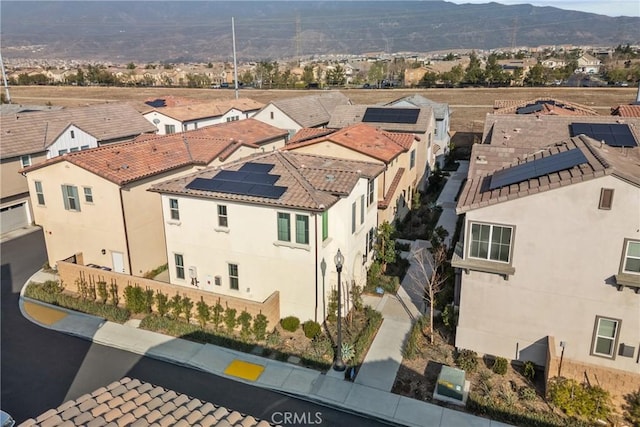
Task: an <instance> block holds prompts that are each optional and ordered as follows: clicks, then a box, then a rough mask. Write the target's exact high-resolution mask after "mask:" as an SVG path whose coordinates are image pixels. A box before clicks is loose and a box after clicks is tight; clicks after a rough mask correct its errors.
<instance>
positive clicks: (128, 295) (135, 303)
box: [124, 285, 146, 313]
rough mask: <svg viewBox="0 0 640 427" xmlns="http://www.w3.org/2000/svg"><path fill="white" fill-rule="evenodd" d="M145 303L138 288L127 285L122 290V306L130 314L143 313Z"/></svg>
mask: <svg viewBox="0 0 640 427" xmlns="http://www.w3.org/2000/svg"><path fill="white" fill-rule="evenodd" d="M145 302H146V301H145V295H144V292H143V291H142V289H141V288H140V286H137V285H136V286H131V285H128V286H127V287H126V288H124V304H125V307H127V309H128V310H130V311H131V312H132V313H143V312H145V311H146V310H145V309H146V304H145Z"/></svg>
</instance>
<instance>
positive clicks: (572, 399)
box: [548, 378, 611, 421]
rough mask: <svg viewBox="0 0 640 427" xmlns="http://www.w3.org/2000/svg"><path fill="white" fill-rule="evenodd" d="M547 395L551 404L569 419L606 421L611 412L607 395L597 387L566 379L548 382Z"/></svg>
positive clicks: (609, 399) (554, 379) (555, 379)
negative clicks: (579, 418)
mask: <svg viewBox="0 0 640 427" xmlns="http://www.w3.org/2000/svg"><path fill="white" fill-rule="evenodd" d="M548 394H549V399H550V401H551V403H553V404H554V405H555V406H556V407H558V408H559V409H561V410H562V411H563V412H564V413H566V414H567V415H569V416H570V417H581V418H585V419H587V420H589V421H595V420H596V419H606V417H607V415H609V413H610V412H611V398H610V397H609V393H608V392H607V391H606V390H604V389H602V388H601V387H598V386H587V385H583V384H580V383H578V382H577V381H575V380H572V379H567V378H553V379H551V380H550V381H549V386H548Z"/></svg>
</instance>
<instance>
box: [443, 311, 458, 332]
mask: <svg viewBox="0 0 640 427" xmlns="http://www.w3.org/2000/svg"><path fill="white" fill-rule="evenodd" d="M440 316H441V317H442V323H443V324H444V326H445V327H446V328H447V329H448V330H449V331H452V332H453V331H455V330H456V326H457V325H458V311H457V310H456V309H455V307H454V306H453V305H450V304H447V305H446V306H445V307H444V310H443V311H442V314H441V315H440Z"/></svg>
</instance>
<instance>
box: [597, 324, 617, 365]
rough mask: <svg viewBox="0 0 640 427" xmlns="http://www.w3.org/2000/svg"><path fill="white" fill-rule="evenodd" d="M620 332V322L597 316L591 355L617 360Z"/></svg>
mask: <svg viewBox="0 0 640 427" xmlns="http://www.w3.org/2000/svg"><path fill="white" fill-rule="evenodd" d="M619 330H620V321H619V320H616V319H608V318H606V317H600V316H597V317H596V325H595V328H594V331H593V344H592V347H591V354H593V355H596V356H604V357H610V358H612V359H613V358H615V352H616V345H617V341H618V331H619Z"/></svg>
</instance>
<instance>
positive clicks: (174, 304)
mask: <svg viewBox="0 0 640 427" xmlns="http://www.w3.org/2000/svg"><path fill="white" fill-rule="evenodd" d="M169 308H171V312H172V313H173V318H174V319H176V320H180V315H181V314H182V297H181V296H180V294H179V293H178V292H176V294H175V295H174V296H173V298H171V301H170V302H169Z"/></svg>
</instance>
